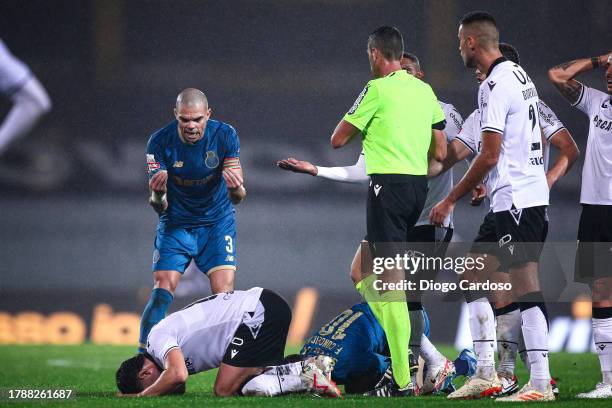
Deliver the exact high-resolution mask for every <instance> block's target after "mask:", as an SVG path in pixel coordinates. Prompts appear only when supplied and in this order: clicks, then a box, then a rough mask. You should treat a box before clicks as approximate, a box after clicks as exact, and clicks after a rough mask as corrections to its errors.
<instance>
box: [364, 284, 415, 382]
mask: <svg viewBox="0 0 612 408" xmlns="http://www.w3.org/2000/svg"><path fill="white" fill-rule="evenodd" d="M378 278H379V277H378V276H376V275H369V276H368V277H366V278H365V279H363V280H361V281H360V282H358V283H357V285H356V288H357V291H358V292H359V293H360V294H361V295H362V296H363V297H364V299H365V300H366V302H368V305H369V306H370V308H371V309H372V312H373V313H374V316H375V317H376V320H378V323H379V324H380V325H381V326H382V328H383V330H384V332H385V335H386V336H387V343H388V344H389V350H390V352H391V366H392V368H393V379H394V380H395V382H396V384H397V385H398V387H399V388H400V389H403V388H405V387H407V386H408V385H409V384H410V363H409V361H408V355H409V353H408V351H409V350H410V349H409V347H408V344H409V342H410V317H409V315H408V307H407V306H406V294H405V293H404V291H401V290H393V291H388V292H384V293H382V294H381V293H378V291H376V290H375V289H374V287H373V283H374V281H375V280H376V279H378Z"/></svg>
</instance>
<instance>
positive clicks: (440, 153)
mask: <svg viewBox="0 0 612 408" xmlns="http://www.w3.org/2000/svg"><path fill="white" fill-rule="evenodd" d="M446 153H447V151H446V143H442V144H441V145H440V146H436V152H435V154H434V159H436V160H437V161H439V162H443V161H444V159H446Z"/></svg>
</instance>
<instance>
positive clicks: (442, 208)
mask: <svg viewBox="0 0 612 408" xmlns="http://www.w3.org/2000/svg"><path fill="white" fill-rule="evenodd" d="M453 208H455V204H454V203H452V202H451V201H450V200H449V199H448V198H445V199H444V200H442V201H440V202H439V203H438V204H436V205H435V206H434V208H432V209H431V212H430V213H429V220H430V221H431V223H432V224H434V225H439V226H443V225H444V220H445V219H446V217H448V215H449V214H450V213H451V212H452V211H453Z"/></svg>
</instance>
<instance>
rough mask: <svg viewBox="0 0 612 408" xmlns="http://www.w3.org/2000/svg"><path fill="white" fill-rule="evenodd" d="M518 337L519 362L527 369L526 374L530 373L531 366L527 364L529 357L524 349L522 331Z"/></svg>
mask: <svg viewBox="0 0 612 408" xmlns="http://www.w3.org/2000/svg"><path fill="white" fill-rule="evenodd" d="M519 333H520V336H519V348H518V349H519V354H520V356H521V360H522V361H523V364H524V365H525V368H526V369H527V372H528V373H531V365H530V364H529V356H528V355H527V350H526V347H525V339H524V338H523V331H522V330H521V331H520V332H519Z"/></svg>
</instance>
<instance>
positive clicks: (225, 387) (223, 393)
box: [213, 384, 237, 397]
mask: <svg viewBox="0 0 612 408" xmlns="http://www.w3.org/2000/svg"><path fill="white" fill-rule="evenodd" d="M213 392H214V393H215V395H216V396H217V397H231V396H233V395H236V392H237V389H236V387H235V386H234V385H231V384H215V386H214V388H213Z"/></svg>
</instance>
